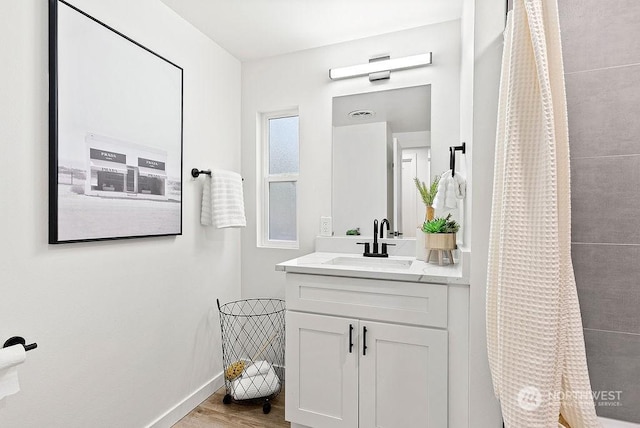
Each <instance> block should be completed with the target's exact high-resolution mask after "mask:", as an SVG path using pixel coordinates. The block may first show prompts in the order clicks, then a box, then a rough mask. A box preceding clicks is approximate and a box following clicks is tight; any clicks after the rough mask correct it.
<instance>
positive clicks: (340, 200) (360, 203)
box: [332, 122, 393, 236]
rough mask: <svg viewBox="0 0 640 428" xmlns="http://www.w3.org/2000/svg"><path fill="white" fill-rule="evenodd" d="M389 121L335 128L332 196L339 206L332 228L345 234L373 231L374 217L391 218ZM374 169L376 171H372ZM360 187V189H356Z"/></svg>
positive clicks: (341, 234)
mask: <svg viewBox="0 0 640 428" xmlns="http://www.w3.org/2000/svg"><path fill="white" fill-rule="evenodd" d="M387 128H388V125H387V122H375V123H364V124H360V125H350V126H338V127H334V128H333V152H334V154H335V156H333V165H332V167H333V168H332V169H333V186H332V187H333V197H332V205H333V206H334V207H340V210H339V212H335V210H334V213H335V214H334V215H333V231H334V232H335V234H336V235H338V236H344V235H345V233H346V231H347V230H350V229H355V228H358V227H359V228H360V230H361V233H367V232H368V233H371V231H370V230H369V229H370V228H371V225H372V222H373V219H372V217H375V218H378V219H380V220H382V219H383V218H388V217H389V213H388V212H387V208H389V210H392V209H393V205H387V194H388V193H389V192H388V189H387V174H381V172H383V171H387V165H388V164H389V163H390V162H392V160H390V159H388V153H387V152H388V150H387V148H388V147H387V146H388V144H387V133H388V132H387ZM373 172H375V173H373ZM356 190H357V191H356Z"/></svg>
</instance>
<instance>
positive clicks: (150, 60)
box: [49, 1, 182, 243]
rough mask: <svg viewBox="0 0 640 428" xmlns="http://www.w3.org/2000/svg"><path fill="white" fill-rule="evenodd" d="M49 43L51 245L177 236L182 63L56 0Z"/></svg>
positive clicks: (178, 226)
mask: <svg viewBox="0 0 640 428" xmlns="http://www.w3.org/2000/svg"><path fill="white" fill-rule="evenodd" d="M50 43H51V44H52V46H51V47H50V48H51V49H52V52H51V53H50V54H51V58H50V59H51V61H52V64H51V67H52V70H51V71H52V72H53V73H52V74H53V75H54V76H55V77H56V78H57V98H56V99H55V101H56V102H55V103H52V105H51V106H50V108H51V109H52V110H51V116H52V117H55V116H54V115H57V129H56V127H54V128H52V129H51V135H50V146H51V150H50V156H51V157H52V159H50V162H51V166H52V167H54V166H55V168H52V169H51V176H50V180H51V183H50V186H51V189H50V190H51V192H50V193H51V195H50V204H51V206H50V233H49V234H50V243H62V242H73V241H86V240H100V239H117V238H129V237H146V236H159V235H179V234H181V230H182V219H181V217H182V209H181V200H182V197H181V190H182V182H181V171H182V69H181V68H180V67H178V66H177V65H175V64H173V63H171V62H170V61H168V60H167V59H165V58H163V57H161V56H160V55H158V54H156V53H154V52H153V51H151V50H149V49H147V48H146V47H144V46H142V45H140V44H138V43H137V42H135V41H133V40H131V39H129V38H128V37H127V36H125V35H123V34H121V33H119V32H117V30H115V29H112V28H110V27H108V26H107V25H106V24H103V23H102V22H100V21H99V20H98V18H96V17H91V16H89V15H87V14H85V13H84V12H82V11H80V10H79V9H77V8H75V7H74V6H72V5H70V4H68V3H66V2H64V1H58V2H57V37H56V38H55V39H53V38H52V40H51V41H50ZM52 101H53V100H52ZM52 123H55V122H54V121H52Z"/></svg>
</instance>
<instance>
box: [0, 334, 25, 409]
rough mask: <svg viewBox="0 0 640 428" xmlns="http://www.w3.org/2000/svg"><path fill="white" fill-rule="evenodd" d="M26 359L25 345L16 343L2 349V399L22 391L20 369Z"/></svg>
mask: <svg viewBox="0 0 640 428" xmlns="http://www.w3.org/2000/svg"><path fill="white" fill-rule="evenodd" d="M24 359H25V351H24V346H22V345H14V346H9V347H7V348H2V349H0V401H2V399H3V398H5V397H7V396H9V395H13V394H15V393H16V392H18V391H20V383H19V382H18V369H17V368H16V366H18V365H20V364H22V363H23V362H24Z"/></svg>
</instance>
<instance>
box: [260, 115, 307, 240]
mask: <svg viewBox="0 0 640 428" xmlns="http://www.w3.org/2000/svg"><path fill="white" fill-rule="evenodd" d="M298 122H299V121H298V111H297V110H288V111H280V112H275V113H264V114H262V115H261V118H260V129H261V133H260V135H261V138H260V139H261V141H260V146H261V147H260V151H259V153H262V159H260V161H259V162H260V164H261V165H260V169H261V177H262V180H261V191H260V192H259V193H258V212H259V213H260V216H261V219H260V221H259V223H258V224H259V226H260V227H258V246H261V247H275V248H298V222H297V211H298V209H297V207H298V204H297V183H298V172H299V163H300V162H299V148H300V146H299V132H298Z"/></svg>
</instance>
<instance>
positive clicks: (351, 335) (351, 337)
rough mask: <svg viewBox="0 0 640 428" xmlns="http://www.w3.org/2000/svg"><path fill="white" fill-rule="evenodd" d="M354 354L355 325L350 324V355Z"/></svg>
mask: <svg viewBox="0 0 640 428" xmlns="http://www.w3.org/2000/svg"><path fill="white" fill-rule="evenodd" d="M352 352H353V324H349V353H350V354H351V353H352Z"/></svg>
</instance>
